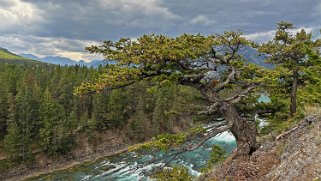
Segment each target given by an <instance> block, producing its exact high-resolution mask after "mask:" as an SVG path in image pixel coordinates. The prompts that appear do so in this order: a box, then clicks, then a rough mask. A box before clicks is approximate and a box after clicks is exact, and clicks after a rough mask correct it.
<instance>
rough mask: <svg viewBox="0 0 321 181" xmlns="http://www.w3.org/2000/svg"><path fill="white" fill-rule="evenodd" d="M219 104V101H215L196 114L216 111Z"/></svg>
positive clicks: (208, 113)
mask: <svg viewBox="0 0 321 181" xmlns="http://www.w3.org/2000/svg"><path fill="white" fill-rule="evenodd" d="M219 105H220V103H219V102H216V103H214V104H212V105H211V106H209V107H208V109H207V110H205V111H199V112H198V113H197V114H198V115H211V114H213V113H215V112H216V111H217V108H218V106H219Z"/></svg>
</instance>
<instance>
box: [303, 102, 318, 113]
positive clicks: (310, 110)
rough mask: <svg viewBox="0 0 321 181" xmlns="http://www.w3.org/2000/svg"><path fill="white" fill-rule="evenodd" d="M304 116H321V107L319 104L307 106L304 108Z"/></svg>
mask: <svg viewBox="0 0 321 181" xmlns="http://www.w3.org/2000/svg"><path fill="white" fill-rule="evenodd" d="M303 114H304V115H311V114H315V115H321V106H320V105H319V104H306V105H304V106H303Z"/></svg>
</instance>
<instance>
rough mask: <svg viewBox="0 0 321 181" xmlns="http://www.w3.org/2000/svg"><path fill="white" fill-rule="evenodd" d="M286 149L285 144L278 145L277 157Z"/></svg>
mask: <svg viewBox="0 0 321 181" xmlns="http://www.w3.org/2000/svg"><path fill="white" fill-rule="evenodd" d="M286 148H287V145H286V144H280V145H278V146H277V148H276V154H277V155H279V156H280V155H282V153H284V151H285V149H286Z"/></svg>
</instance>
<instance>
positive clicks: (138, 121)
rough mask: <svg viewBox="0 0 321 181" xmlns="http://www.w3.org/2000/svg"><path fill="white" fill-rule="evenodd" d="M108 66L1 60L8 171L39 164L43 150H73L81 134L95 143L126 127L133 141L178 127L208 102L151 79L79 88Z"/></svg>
mask: <svg viewBox="0 0 321 181" xmlns="http://www.w3.org/2000/svg"><path fill="white" fill-rule="evenodd" d="M104 71H105V70H104V69H103V67H100V68H98V69H93V68H86V67H80V66H74V67H60V66H51V65H40V66H29V65H28V66H17V65H9V64H3V63H1V64H0V82H1V84H2V85H1V87H0V128H1V130H0V140H1V148H0V149H1V159H2V160H1V163H2V165H1V166H2V171H5V170H6V169H8V167H10V165H11V166H13V165H15V164H17V163H28V164H29V165H33V163H34V161H35V156H36V155H37V154H39V153H44V154H46V155H47V157H48V158H51V157H57V156H60V155H68V154H71V151H72V150H73V149H76V148H78V149H83V148H79V146H80V145H78V144H79V139H82V138H83V139H90V143H92V144H94V143H95V142H97V141H98V140H97V141H95V140H96V137H99V135H100V134H104V133H105V132H108V131H109V130H116V129H117V130H119V131H120V132H122V133H123V134H124V135H125V138H126V139H127V140H129V142H128V143H130V142H133V143H134V142H141V141H144V140H147V139H149V138H151V137H152V136H153V135H156V134H159V133H174V132H175V133H176V132H178V131H180V130H182V129H183V128H188V127H189V125H191V124H192V121H191V118H192V116H190V115H188V114H189V112H191V111H189V108H188V107H189V106H186V105H189V104H193V102H202V98H201V97H200V95H199V94H197V93H196V92H195V91H193V90H191V89H189V88H186V87H182V86H165V87H164V88H162V89H160V90H158V91H153V90H147V89H146V87H147V84H148V83H147V82H141V83H138V84H133V85H132V86H130V87H128V88H126V89H125V90H113V91H106V92H101V93H99V94H89V95H85V96H75V95H74V94H73V92H74V88H75V87H77V86H79V85H80V84H81V83H83V82H92V81H93V80H95V79H96V78H97V76H98V75H99V74H100V73H102V72H104ZM183 113H184V114H183ZM114 136H116V137H117V136H122V135H114ZM80 137H81V138H80ZM97 139H98V138H97ZM98 142H99V141H98ZM109 144H110V143H109ZM105 146H106V145H105ZM107 146H108V143H107Z"/></svg>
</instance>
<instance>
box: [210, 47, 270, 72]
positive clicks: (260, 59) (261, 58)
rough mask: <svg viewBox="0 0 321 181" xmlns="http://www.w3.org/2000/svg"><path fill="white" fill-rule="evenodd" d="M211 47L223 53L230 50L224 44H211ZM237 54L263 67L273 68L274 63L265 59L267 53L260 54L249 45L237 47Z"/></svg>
mask: <svg viewBox="0 0 321 181" xmlns="http://www.w3.org/2000/svg"><path fill="white" fill-rule="evenodd" d="M213 49H214V50H215V51H216V52H217V53H218V54H224V53H226V52H230V51H231V49H230V48H229V47H225V46H213ZM238 54H239V55H242V56H243V57H244V58H245V59H246V60H248V61H249V62H251V63H254V64H256V65H259V66H262V67H265V68H273V67H274V65H273V64H270V63H266V62H265V59H267V57H268V55H266V54H260V53H259V52H258V51H257V49H255V48H252V47H250V46H242V47H240V48H239V51H238Z"/></svg>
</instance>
